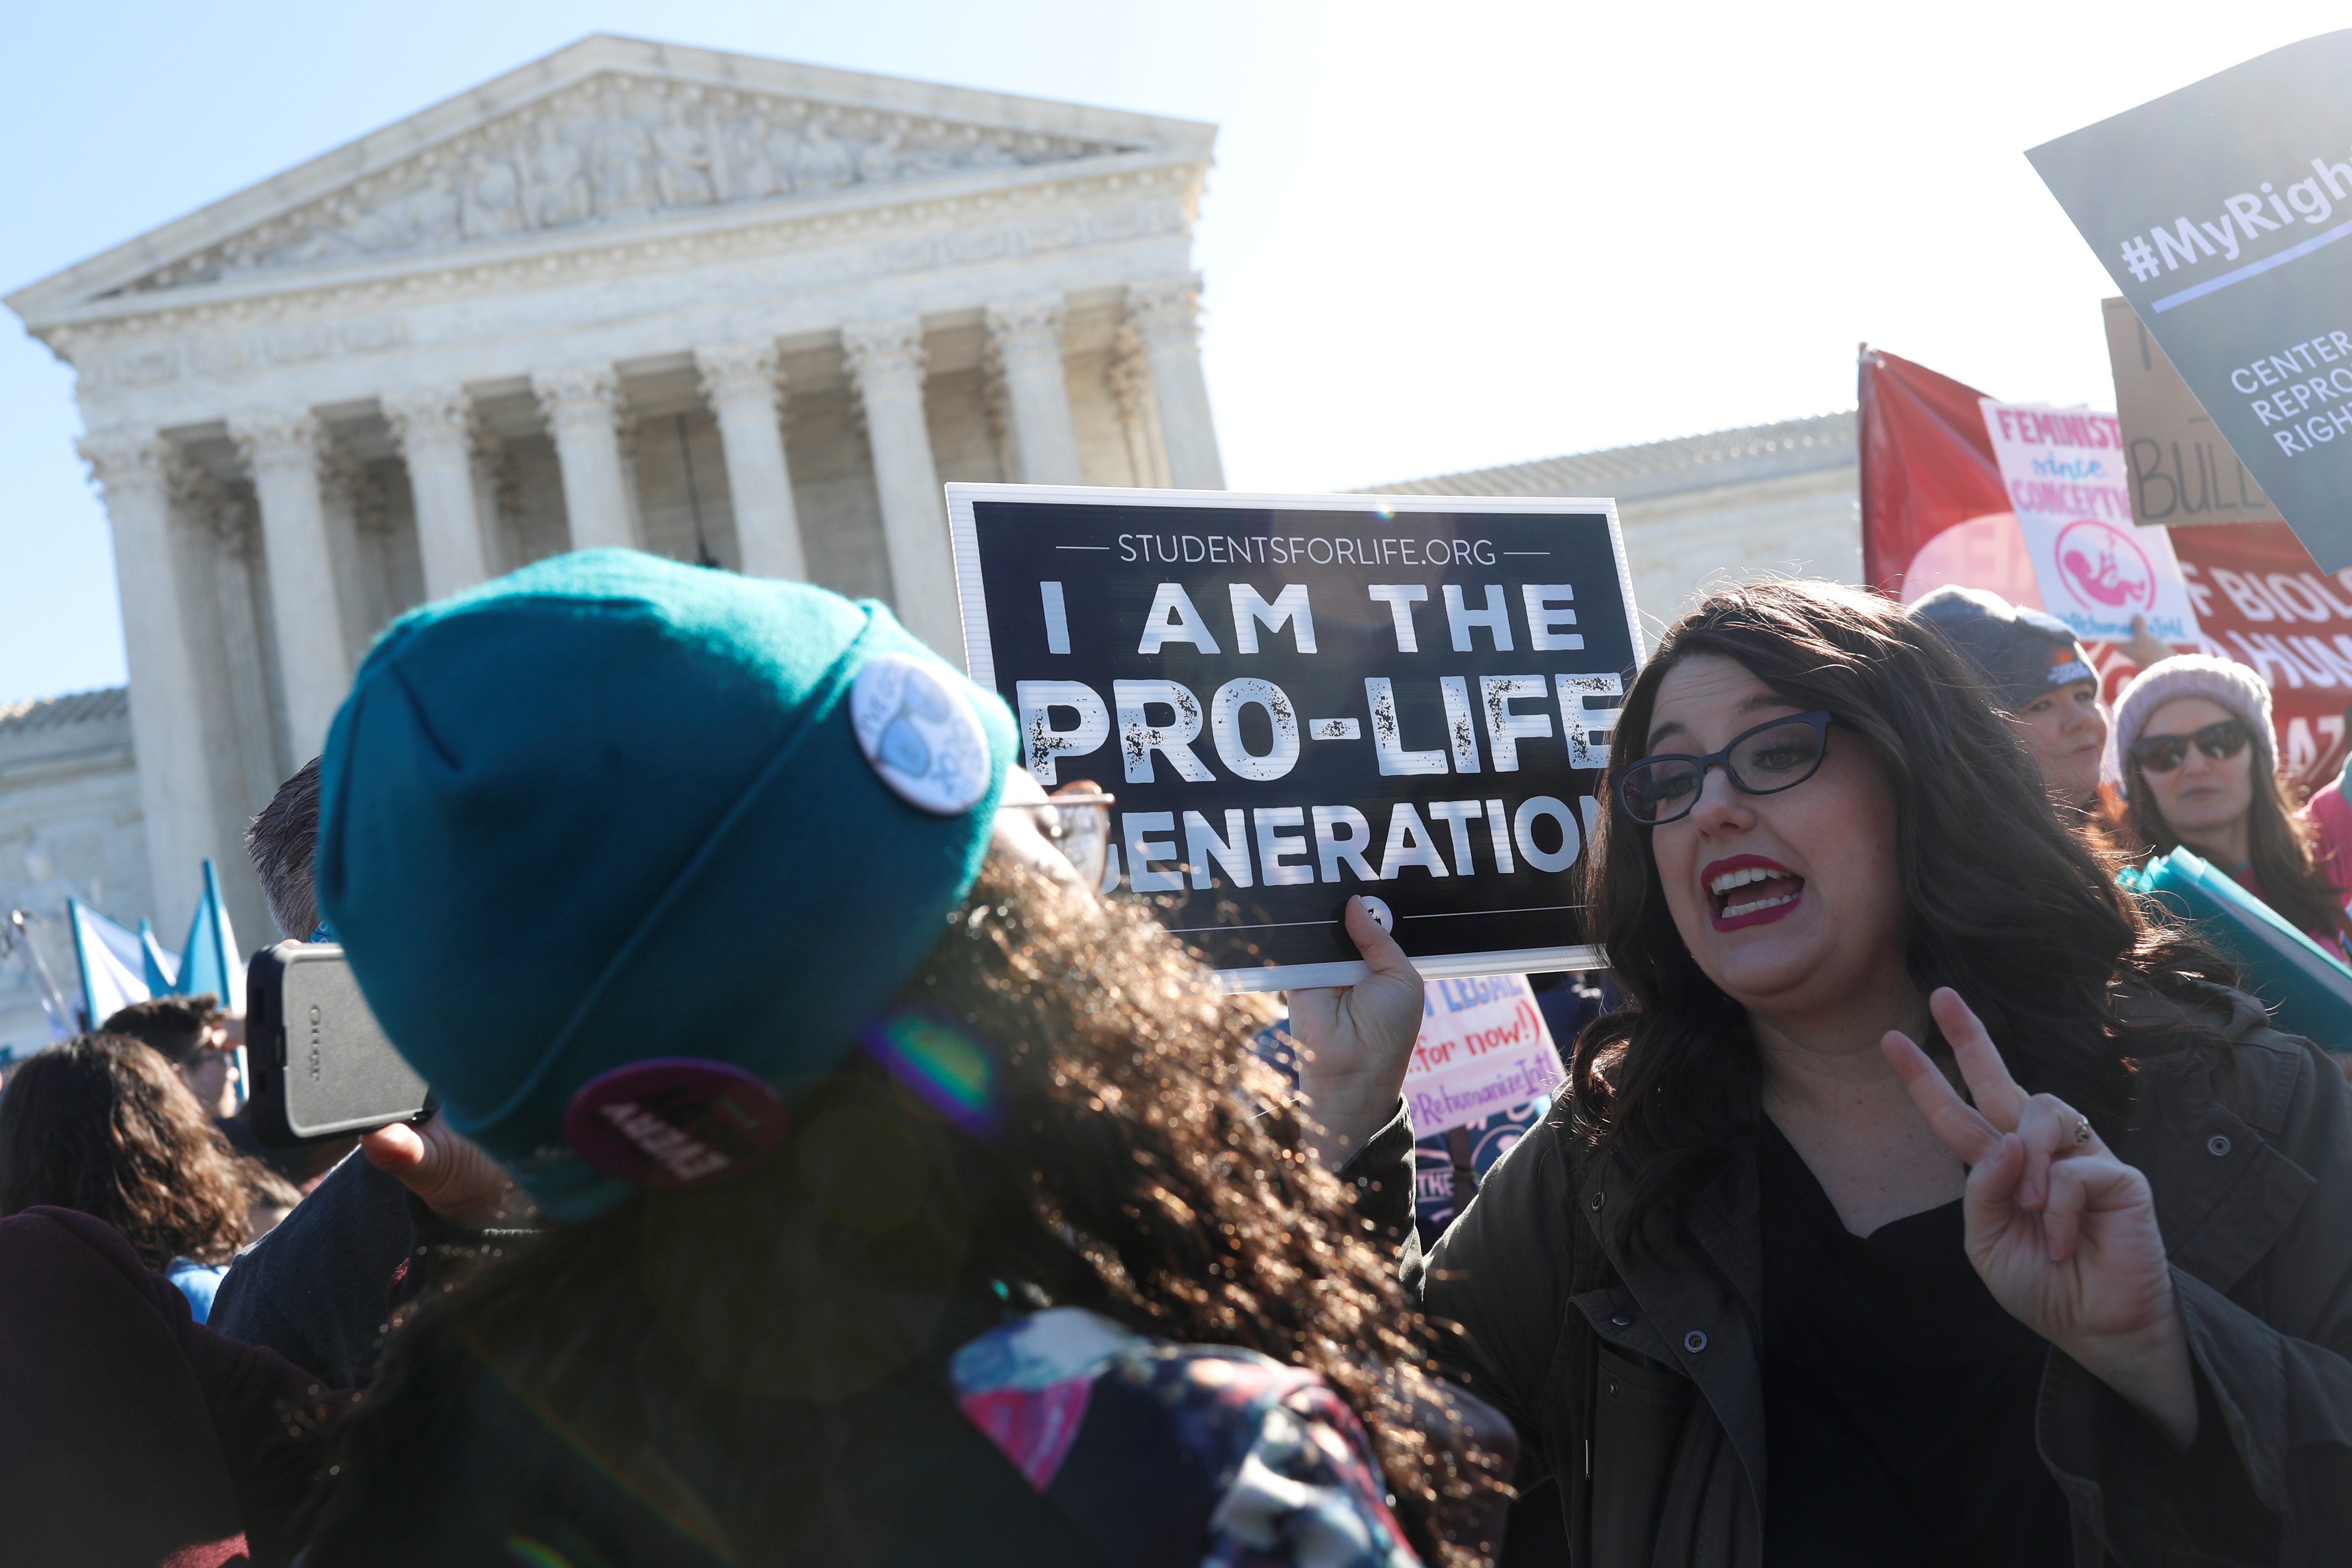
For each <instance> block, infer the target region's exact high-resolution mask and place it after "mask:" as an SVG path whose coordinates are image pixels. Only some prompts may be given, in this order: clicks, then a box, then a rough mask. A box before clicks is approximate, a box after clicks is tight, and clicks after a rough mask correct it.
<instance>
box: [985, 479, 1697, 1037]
mask: <svg viewBox="0 0 2352 1568" xmlns="http://www.w3.org/2000/svg"><path fill="white" fill-rule="evenodd" d="M946 490H947V505H948V542H949V545H950V548H951V549H952V551H953V552H954V559H955V579H956V602H957V608H958V609H959V611H960V612H961V618H962V621H963V664H964V673H965V674H966V675H968V676H970V677H971V680H972V683H973V684H974V685H976V686H981V687H984V688H986V689H989V690H991V691H993V690H995V689H996V653H995V649H994V647H992V645H991V643H990V641H989V636H988V599H987V595H986V594H985V592H984V591H983V587H982V581H981V570H980V534H979V530H978V527H977V525H976V524H975V522H974V521H973V518H972V505H973V503H974V502H976V501H983V500H993V501H1072V502H1079V503H1083V504H1087V505H1092V506H1141V507H1155V506H1156V507H1170V508H1177V507H1181V508H1185V509H1187V510H1202V509H1208V508H1219V507H1222V508H1227V509H1231V510H1275V511H1309V510H1313V511H1335V510H1336V511H1389V512H1406V511H1417V512H1418V511H1444V512H1477V511H1491V512H1549V511H1580V512H1599V513H1601V515H1602V516H1604V517H1606V518H1607V519H1608V520H1609V550H1610V553H1611V554H1612V555H1613V556H1615V557H1616V561H1617V586H1618V595H1619V602H1620V603H1621V604H1622V605H1623V606H1624V610H1625V633H1626V637H1627V639H1628V643H1627V646H1629V647H1632V648H1633V672H1634V673H1635V674H1637V675H1638V674H1639V673H1640V672H1641V668H1642V666H1643V665H1644V664H1646V663H1648V662H1649V657H1650V656H1649V651H1648V648H1647V647H1646V646H1645V645H1644V643H1643V638H1642V616H1641V611H1640V608H1639V606H1637V605H1635V604H1634V603H1633V568H1632V566H1631V565H1630V564H1629V563H1627V561H1626V559H1625V531H1624V527H1623V525H1622V523H1621V522H1620V521H1618V517H1617V502H1616V501H1615V500H1613V499H1611V498H1606V497H1597V496H1580V497H1570V496H1432V495H1358V494H1344V493H1335V494H1302V493H1299V492H1296V491H1284V490H1168V489H1118V488H1115V487H1112V486H1108V485H993V484H967V483H964V482H962V481H961V480H959V481H956V482H954V483H951V484H950V485H948V486H947V487H946ZM1629 684H1630V682H1629ZM1603 966H1604V959H1603V956H1602V954H1601V950H1600V949H1599V948H1598V947H1591V946H1585V947H1540V948H1515V949H1512V950H1510V951H1508V952H1456V953H1449V954H1447V955H1445V956H1444V957H1441V958H1432V959H1429V960H1427V961H1423V960H1422V959H1418V958H1416V959H1414V960H1413V968H1414V969H1416V970H1418V971H1419V972H1420V973H1421V975H1422V978H1423V979H1425V980H1455V979H1464V978H1467V977H1471V976H1475V975H1481V974H1525V973H1544V972H1547V971H1550V970H1559V969H1600V968H1601V967H1603ZM1215 973H1216V976H1217V982H1218V984H1220V985H1222V986H1223V987H1224V988H1225V989H1226V990H1228V991H1288V990H1291V989H1293V988H1306V987H1310V986H1318V985H1353V984H1356V983H1357V982H1358V981H1360V980H1361V979H1363V978H1364V977H1365V976H1366V975H1368V974H1370V973H1371V970H1370V967H1369V966H1368V965H1366V964H1365V963H1363V961H1362V960H1360V959H1350V960H1348V961H1346V962H1344V963H1294V964H1288V965H1285V966H1282V967H1279V968H1269V969H1220V970H1217V971H1216V972H1215Z"/></svg>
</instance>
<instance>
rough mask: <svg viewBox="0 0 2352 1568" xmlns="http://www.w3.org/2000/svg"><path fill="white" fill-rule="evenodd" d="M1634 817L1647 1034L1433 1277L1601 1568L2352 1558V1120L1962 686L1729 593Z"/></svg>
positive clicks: (1661, 724) (1633, 795) (1604, 1038)
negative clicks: (2165, 926) (2127, 883)
mask: <svg viewBox="0 0 2352 1568" xmlns="http://www.w3.org/2000/svg"><path fill="white" fill-rule="evenodd" d="M1605 783H1606V790H1607V795H1608V806H1609V813H1608V816H1607V819H1606V826H1605V828H1604V830H1603V834H1602V839H1601V845H1600V847H1599V854H1598V857H1597V858H1598V861H1599V867H1598V870H1597V871H1596V872H1595V873H1594V874H1593V877H1592V881H1591V905H1592V913H1593V918H1594V920H1595V921H1596V924H1597V928H1598V930H1597V934H1598V936H1599V938H1600V940H1601V942H1602V943H1603V944H1604V945H1605V947H1606V949H1607V952H1608V954H1609V959H1610V963H1611V966H1612V972H1613V973H1614V974H1615V976H1616V977H1617V979H1618V981H1619V982H1620V984H1622V985H1623V986H1624V988H1625V990H1626V993H1627V994H1628V996H1629V998H1630V1004H1629V1005H1628V1006H1627V1007H1626V1008H1624V1009H1623V1010H1622V1011H1619V1012H1616V1013H1613V1014H1611V1015H1609V1016H1605V1017H1603V1018H1601V1019H1600V1020H1597V1021H1596V1022H1595V1023H1594V1024H1593V1025H1591V1026H1589V1027H1588V1028H1587V1029H1586V1031H1585V1032H1584V1034H1583V1036H1582V1037H1581V1038H1580V1040H1579V1041H1578V1044H1577V1049H1576V1056H1575V1061H1574V1065H1573V1071H1572V1073H1571V1076H1570V1086H1569V1090H1568V1092H1567V1093H1566V1094H1565V1095H1564V1096H1563V1098H1562V1100H1560V1101H1559V1104H1558V1105H1557V1106H1556V1108H1555V1111H1554V1113H1553V1115H1552V1116H1551V1117H1550V1118H1549V1120H1548V1121H1547V1122H1546V1123H1545V1125H1544V1126H1543V1127H1541V1128H1540V1129H1539V1130H1538V1131H1537V1132H1535V1133H1532V1134H1530V1135H1529V1136H1528V1138H1527V1139H1526V1140H1525V1141H1523V1142H1520V1143H1519V1144H1518V1145H1517V1147H1516V1148H1515V1149H1514V1150H1513V1151H1512V1152H1511V1153H1510V1154H1509V1155H1508V1156H1507V1158H1506V1159H1505V1160H1504V1161H1503V1162H1502V1163H1500V1164H1499V1165H1497V1166H1496V1169H1495V1171H1494V1172H1493V1173H1491V1174H1490V1175H1489V1176H1488V1178H1487V1179H1486V1183H1485V1184H1483V1185H1482V1187H1481V1190H1480V1193H1479V1196H1478V1198H1477V1200H1476V1201H1475V1203H1474V1204H1473V1205H1471V1207H1470V1208H1469V1210H1468V1212H1467V1213H1466V1214H1465V1215H1464V1216H1463V1218H1462V1219H1461V1220H1459V1221H1458V1222H1457V1223H1456V1224H1455V1225H1454V1227H1453V1229H1452V1230H1451V1231H1450V1232H1449V1233H1448V1234H1447V1235H1446V1236H1445V1237H1444V1238H1443V1240H1441V1242H1440V1243H1439V1244H1438V1246H1437V1247H1435V1248H1434V1249H1433V1254H1432V1256H1431V1258H1430V1259H1429V1261H1428V1265H1427V1268H1426V1270H1425V1272H1424V1273H1423V1281H1424V1284H1423V1310H1425V1311H1427V1312H1429V1313H1430V1314H1431V1315H1432V1316H1433V1317H1435V1318H1439V1319H1452V1320H1455V1321H1459V1322H1460V1323H1461V1324H1462V1325H1463V1327H1464V1328H1465V1330H1466V1334H1465V1342H1464V1343H1465V1352H1464V1365H1465V1372H1466V1373H1467V1374H1468V1375H1469V1376H1470V1377H1471V1379H1472V1382H1473V1386H1475V1387H1476V1388H1477V1389H1478V1390H1479V1391H1480V1392H1481V1394H1483V1395H1485V1396H1486V1398H1488V1399H1491V1400H1493V1401H1495V1402H1496V1404H1498V1405H1501V1406H1502V1407H1503V1408H1504V1409H1505V1411H1506V1412H1507V1414H1508V1415H1510V1416H1511V1417H1512V1419H1513V1420H1514V1422H1516V1423H1517V1427H1518V1431H1519V1434H1520V1438H1521V1442H1522V1444H1523V1445H1524V1447H1525V1449H1526V1450H1527V1452H1528V1460H1527V1462H1526V1463H1525V1464H1524V1465H1523V1467H1522V1470H1521V1474H1520V1477H1519V1482H1520V1485H1521V1487H1522V1489H1523V1495H1525V1496H1527V1497H1528V1505H1527V1506H1528V1507H1530V1508H1533V1507H1535V1506H1537V1505H1538V1500H1539V1499H1548V1500H1549V1501H1548V1502H1546V1503H1545V1504H1544V1505H1543V1506H1545V1507H1547V1508H1549V1509H1551V1510H1557V1511H1556V1512H1555V1513H1554V1514H1553V1516H1552V1517H1553V1518H1554V1519H1556V1520H1557V1521H1558V1524H1557V1525H1556V1526H1555V1528H1564V1529H1565V1531H1567V1533H1568V1536H1569V1540H1570V1548H1571V1549H1572V1550H1573V1552H1574V1553H1575V1561H1576V1562H1577V1563H1578V1564H1579V1565H1580V1568H1584V1565H1587V1564H1590V1565H1593V1568H1616V1565H1619V1564H1633V1563H1642V1564H1664V1563H1674V1564H1682V1563H1692V1564H1696V1563H1708V1564H1738V1565H1748V1564H1762V1563H1773V1564H1779V1563H1789V1564H1797V1563H1806V1564H1817V1563H1906V1564H1922V1563H1928V1564H1946V1563H1948V1564H1965V1563H2005V1564H2043V1563H2046V1564H2059V1563H2079V1564H2085V1565H2088V1564H2095V1563H2100V1562H2103V1561H2107V1560H2110V1559H2112V1560H2116V1561H2120V1562H2122V1563H2157V1562H2159V1561H2162V1562H2173V1561H2189V1560H2192V1559H2193V1560H2199V1561H2203V1560H2207V1559H2209V1558H2210V1559H2216V1560H2223V1561H2232V1562H2263V1563H2271V1562H2295V1563H2305V1562H2319V1561H2331V1562H2332V1561H2341V1560H2342V1554H2343V1552H2344V1550H2345V1542H2347V1540H2352V1446H2347V1439H2352V1361H2347V1356H2352V1290H2347V1281H2352V1146H2347V1107H2346V1096H2345V1092H2344V1087H2343V1084H2342V1082H2341V1080H2340V1079H2337V1078H2336V1074H2335V1073H2334V1072H2333V1071H2331V1070H2328V1069H2327V1068H2326V1066H2325V1064H2324V1063H2323V1062H2322V1060H2321V1059H2320V1057H2319V1053H2318V1052H2317V1051H2316V1050H2315V1048H2313V1047H2310V1046H2309V1045H2308V1044H2307V1043H2306V1042H2304V1041H2300V1040H2294V1039H2290V1038H2287V1037H2283V1036H2281V1035H2278V1034H2276V1033H2275V1032H2273V1031H2272V1030H2271V1029H2269V1028H2268V1027H2267V1026H2266V1021H2265V1019H2264V1017H2263V1013H2262V1011H2261V1009H2260V1007H2259V1006H2258V1005H2255V1004H2254V1003H2252V1002H2251V1001H2250V1000H2248V999H2247V998H2246V997H2244V996H2243V995H2241V994H2238V993H2236V992H2234V991H2232V990H2231V989H2230V988H2229V987H2228V984H2227V982H2228V979H2229V976H2228V974H2227V973H2225V971H2224V969H2223V966H2222V965H2221V963H2220V962H2219V961H2218V960H2217V959H2215V958H2214V957H2212V956H2211V955H2210V954H2209V953H2207V952H2204V951H2202V950H2200V949H2199V948H2196V947H2194V946H2190V945H2188V944H2185V943H2182V942H2177V941H2174V940H2171V939H2169V938H2168V936H2167V934H2166V933H2165V932H2163V931H2159V930H2156V929H2152V928H2151V927H2150V926H2149V925H2148V924H2147V921H2146V919H2145V917H2144V916H2143V914H2142V913H2141V911H2140V910H2138V909H2137V907H2136V906H2135V904H2134V903H2133V901H2132V900H2129V899H2128V898H2127V897H2126V896H2125V895H2123V894H2122V893H2121V892H2119V891H2118V889H2116V886H2115V884H2114V882H2113V881H2112V880H2111V879H2110V878H2109V877H2108V875H2107V874H2106V872H2105V869H2104V868H2102V866H2101V864H2100V863H2099V861H2098V860H2096V859H2095V858H2094V856H2093V854H2092V853H2091V852H2090V851H2089V850H2088V849H2086V848H2085V847H2084V845H2083V843H2082V842H2081V841H2079V840H2078V839H2077V838H2076V837H2073V836H2072V835H2071V834H2070V833H2069V832H2068V831H2067V830H2066V829H2065V828H2064V827H2063V826H2062V825H2061V823H2060V821H2059V819H2058V817H2057V816H2056V815H2055V814H2053V812H2052V811H2051V810H2050V809H2049V806H2048V804H2047V798H2046V796H2045V795H2044V793H2043V789H2042V783H2041V780H2040V779H2039V777H2038V776H2037V775H2036V773H2035V771H2034V769H2033V766H2032V763H2031V762H2030V760H2029V759H2028V757H2027V755H2026V753H2025V752H2024V751H2023V749H2022V748H2021V746H2020V745H2019V744H2018V742H2017V740H2016V738H2015V736H2014V734H2013V733H2012V732H2011V730H2010V727H2009V724H2008V721H2006V720H2005V719H2003V718H2002V717H2001V716H2000V715H1999V714H1997V713H1995V712H1994V711H1993V710H1991V709H1990V708H1989V707H1988V706H1987V705H1986V704H1985V703H1984V701H1983V700H1982V699H1981V696H1980V695H1979V689H1978V687H1977V684H1976V682H1975V681H1974V680H1973V679H1970V678H1969V675H1968V673H1967V672H1966V670H1965V668H1964V667H1962V666H1961V665H1960V664H1959V662H1958V658H1957V656H1956V655H1955V654H1954V653H1953V651H1952V650H1951V648H1950V647H1949V646H1948V643H1947V642H1946V641H1945V640H1944V639H1943V638H1942V637H1940V636H1938V635H1937V633H1935V632H1934V631H1932V630H1931V629H1929V628H1927V626H1923V625H1921V624H1920V623H1918V622H1916V621H1913V620H1910V619H1908V618H1907V617H1906V616H1904V615H1903V614H1902V613H1901V612H1900V611H1899V610H1898V609H1896V608H1895V606H1894V605H1889V604H1886V603H1885V602H1883V601H1881V600H1878V599H1874V598H1871V597H1868V596H1865V595H1860V594H1856V593H1853V592H1851V591H1847V590H1843V589H1838V588H1834V587H1831V586H1828V585H1815V584H1775V585H1769V586H1760V587H1754V588H1747V589H1741V590H1736V591H1732V592H1727V593H1723V594H1718V595H1715V596H1713V597H1711V598H1709V599H1708V600H1706V602H1705V603H1704V604H1702V605H1700V606H1699V607H1698V608H1697V609H1696V611H1695V612H1693V613H1692V614H1691V615H1689V616H1686V617H1685V618H1684V619H1683V620H1682V621H1681V622H1680V623H1678V624H1677V625H1676V626H1674V627H1673V628H1672V629H1671V630H1670V631H1669V632H1668V633H1667V635H1666V637H1665V638H1664V641H1663V643H1662V644H1661V646H1660V647H1659V648H1658V651H1657V653H1656V655H1655V656H1654V658H1652V659H1651V661H1650V662H1649V663H1648V665H1647V666H1646V667H1644V668H1643V670H1642V671H1641V673H1640V675H1639V677H1638V679H1635V680H1634V681H1633V683H1632V685H1631V689H1629V691H1628V693H1627V695H1626V700H1625V703H1624V707H1623V710H1622V714H1621V716H1620V720H1619V723H1618V727H1617V731H1616V735H1615V739H1614V742H1613V743H1612V756H1611V763H1610V768H1609V772H1608V774H1607V777H1606V781H1605Z"/></svg>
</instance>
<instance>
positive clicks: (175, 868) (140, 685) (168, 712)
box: [81, 431, 226, 917]
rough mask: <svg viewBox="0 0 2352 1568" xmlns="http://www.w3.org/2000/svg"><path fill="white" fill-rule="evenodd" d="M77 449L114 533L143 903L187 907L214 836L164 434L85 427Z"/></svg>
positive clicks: (219, 856) (172, 910)
mask: <svg viewBox="0 0 2352 1568" xmlns="http://www.w3.org/2000/svg"><path fill="white" fill-rule="evenodd" d="M81 455H82V457H83V458H84V459H85V460H86V461H88V462H89V469H90V477H91V478H92V479H96V480H97V481H98V483H99V485H100V489H102V490H103V492H104V494H105V497H106V519H107V523H108V525H109V527H110V529H111V530H112V531H113V535H114V587H115V593H116V595H118V596H119V598H120V599H121V605H122V644H123V653H124V655H125V656H126V658H127V659H128V662H129V664H130V668H131V748H132V751H133V753H134V755H135V756H136V758H137V761H138V765H139V802H140V806H141V809H142V812H143V813H144V815H145V816H146V823H147V862H148V865H149V867H150V868H151V871H152V878H153V882H154V886H153V889H152V897H153V900H154V904H153V907H154V908H155V909H156V910H160V911H163V913H166V914H172V915H173V916H175V917H176V915H177V912H178V911H180V910H187V909H193V908H194V907H195V901H196V898H197V895H198V894H199V893H201V892H202V891H203V882H204V872H203V866H204V862H205V858H207V857H209V858H212V859H213V860H214V861H215V862H219V861H222V860H224V859H226V856H225V855H224V854H223V853H222V846H221V845H220V844H219V842H218V835H219V829H218V825H217V821H216V819H215V814H214V809H213V806H214V801H213V779H212V769H211V763H210V760H209V757H208V755H207V746H206V741H205V719H204V714H205V708H204V694H203V692H202V690H201V689H200V687H199V677H198V674H197V663H196V650H195V648H194V645H193V643H192V642H191V640H190V637H189V621H188V614H187V610H186V608H185V606H184V605H183V603H182V601H181V598H180V585H179V579H178V576H177V574H176V573H175V572H174V571H173V564H174V560H175V557H174V554H173V548H172V502H171V492H170V489H169V487H168V482H167V481H168V479H169V473H170V468H171V464H172V462H173V457H174V455H175V454H174V449H173V446H172V444H171V443H170V442H169V441H167V440H165V439H164V438H163V437H161V436H158V435H156V434H154V433H153V432H152V431H104V432H100V433H99V434H97V435H93V436H86V437H83V438H82V441H81Z"/></svg>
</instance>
